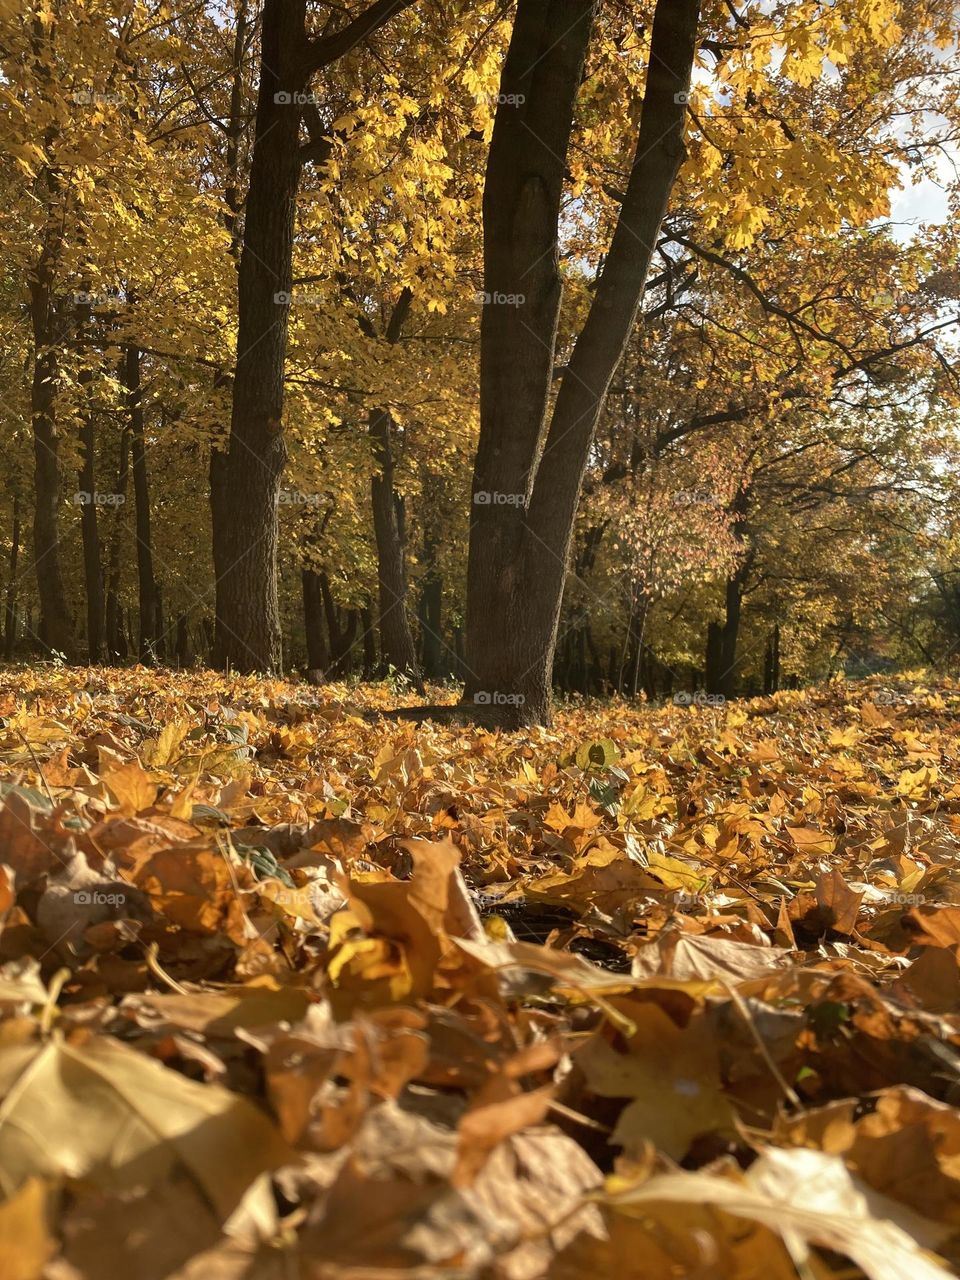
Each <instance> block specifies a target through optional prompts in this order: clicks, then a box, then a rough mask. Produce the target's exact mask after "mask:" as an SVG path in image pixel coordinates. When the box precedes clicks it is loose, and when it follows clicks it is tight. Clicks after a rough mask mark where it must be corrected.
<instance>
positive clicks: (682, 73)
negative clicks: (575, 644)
mask: <svg viewBox="0 0 960 1280" xmlns="http://www.w3.org/2000/svg"><path fill="white" fill-rule="evenodd" d="M593 9H594V5H593V4H592V3H589V2H588V0H552V2H550V3H545V2H544V0H520V3H519V5H518V9H517V19H516V24H515V27H514V35H513V39H512V41H511V48H510V53H509V54H508V57H507V60H506V65H505V69H504V75H503V81H502V84H501V95H502V97H501V105H500V106H499V107H498V110H497V119H496V124H495V127H494V136H493V142H492V145H491V151H490V159H489V164H488V172H487V187H486V191H485V195H484V237H485V271H486V275H485V290H486V297H487V298H488V299H489V301H488V302H487V304H486V305H485V307H484V316H483V322H482V331H481V415H480V416H481V427H480V445H479V448H478V453H477V462H476V468H475V472H474V486H473V496H474V513H473V515H474V523H473V526H472V529H471V538H470V559H469V568H468V585H467V669H468V675H467V682H466V690H465V695H464V696H465V701H466V702H467V703H474V704H475V705H478V706H488V705H493V706H498V705H499V706H500V707H501V708H502V721H503V723H505V724H508V725H509V724H522V723H531V722H544V721H548V720H549V716H550V690H551V683H552V672H553V658H554V650H555V647H556V637H557V627H558V623H559V618H560V606H561V602H562V597H563V585H564V578H565V575H566V566H567V561H568V558H569V553H570V545H571V538H572V533H573V526H574V520H575V516H576V510H577V505H578V503H579V499H580V489H581V485H582V482H583V475H584V470H585V468H586V464H587V459H588V455H589V451H590V446H591V443H592V441H593V436H594V432H595V429H596V424H597V420H598V418H599V415H600V412H601V410H602V407H603V404H604V401H605V398H606V394H607V390H608V388H609V385H610V381H611V379H612V377H613V374H614V373H615V371H616V369H617V366H618V365H619V363H620V360H621V358H622V356H623V352H624V349H625V347H626V344H627V342H628V340H629V337H630V333H631V331H632V328H633V324H634V320H635V317H636V312H637V307H638V306H639V303H640V299H641V297H642V294H643V287H644V283H645V280H646V275H647V270H648V268H649V264H650V259H651V256H652V254H653V251H654V247H655V245H656V241H657V236H658V233H659V229H660V224H661V222H662V220H663V216H664V213H665V212H666V207H667V201H668V199H669V196H670V192H671V190H672V187H673V183H674V179H675V177H676V174H677V170H678V168H679V166H680V162H681V160H682V157H683V126H684V117H685V112H686V107H685V101H686V97H685V95H686V91H687V89H688V87H689V81H690V73H691V70H692V65H693V56H694V52H695V45H696V32H697V24H698V20H699V0H659V3H658V4H657V8H656V13H655V17H654V24H653V33H652V47H651V53H650V63H649V73H648V77H647V87H646V93H645V98H644V104H643V112H642V117H641V123H640V130H639V136H638V139H637V147H636V153H635V157H634V162H633V166H632V169H631V174H630V179H629V182H628V184H627V190H626V193H625V195H624V197H623V204H622V207H621V211H620V217H619V220H618V223H617V227H616V230H615V232H614V236H613V240H612V243H611V245H610V249H609V252H608V254H607V256H606V259H605V262H604V267H603V270H602V273H601V275H600V277H599V279H598V281H597V285H596V289H595V291H594V297H593V302H592V304H591V307H590V311H589V313H588V316H587V319H586V321H585V323H584V327H583V330H582V331H581V333H580V335H579V337H578V339H577V342H576V344H575V346H574V349H573V352H572V354H571V357H570V360H569V363H568V366H567V369H566V371H565V374H564V377H563V380H562V382H561V384H560V389H559V392H558V394H557V398H556V402H555V405H554V410H553V414H552V417H551V420H550V425H549V429H548V430H547V432H546V438H545V440H543V434H544V431H543V428H544V420H545V414H546V408H547V403H548V398H549V394H550V389H551V383H552V376H553V361H554V345H555V335H556V322H557V314H558V307H559V300H560V286H559V277H558V274H557V257H556V255H557V236H558V229H557V220H558V214H559V202H560V192H561V185H562V180H563V169H564V157H565V156H566V151H567V146H568V142H569V132H570V125H571V119H572V110H573V102H574V99H575V95H576V91H577V88H578V85H579V81H580V75H581V69H582V65H583V59H584V54H585V51H586V47H587V43H588V41H589V35H590V28H591V21H592V16H593ZM558 32H562V33H564V34H563V35H561V36H560V38H559V39H558V36H557V33H558ZM519 99H523V106H521V107H519V108H518V107H517V106H515V105H511V104H512V103H514V102H516V101H517V100H519ZM520 299H522V301H519V300H520Z"/></svg>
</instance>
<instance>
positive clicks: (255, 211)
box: [213, 0, 306, 671]
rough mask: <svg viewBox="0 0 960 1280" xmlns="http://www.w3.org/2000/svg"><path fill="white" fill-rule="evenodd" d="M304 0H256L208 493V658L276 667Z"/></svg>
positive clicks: (246, 667)
mask: <svg viewBox="0 0 960 1280" xmlns="http://www.w3.org/2000/svg"><path fill="white" fill-rule="evenodd" d="M303 38H304V0H266V3H265V5H264V8H263V20H262V29H261V65H260V85H259V92H258V95H257V116H256V133H255V138H254V146H253V159H252V162H251V169H250V187H249V193H248V196H247V206H246V219H245V227H244V241H243V250H242V252H241V256H240V271H239V281H238V288H239V327H238V333H237V361H236V368H235V370H234V379H233V407H232V412H231V417H230V444H229V449H228V452H227V455H226V462H225V464H224V474H223V477H222V483H223V492H222V499H221V501H220V502H216V501H215V505H214V508H213V516H214V520H221V521H223V524H224V527H223V528H222V529H218V531H217V533H215V535H214V540H215V546H216V545H217V544H218V542H219V547H220V549H221V552H220V555H219V556H218V559H219V560H220V561H221V563H218V564H217V566H216V570H217V635H216V639H215V653H214V663H215V665H216V666H218V667H227V666H230V667H233V668H235V669H237V670H241V671H254V670H258V669H259V670H264V671H272V670H278V669H279V667H280V663H281V650H280V617H279V609H278V603H277V540H278V530H277V508H278V501H279V490H280V480H281V477H282V475H283V468H284V465H285V463H286V458H287V449H286V442H285V440H284V436H283V424H282V415H283V373H284V362H285V357H286V346H287V321H288V315H289V310H290V294H291V289H292V252H293V222H294V213H295V208H296V196H297V185H298V182H299V177H300V157H299V145H300V144H299V133H300V107H299V106H298V105H297V102H296V98H297V97H298V96H299V95H301V94H302V93H303V90H304V84H305V82H306V76H305V73H304V72H303V70H302V69H301V66H300V58H301V55H302V44H303Z"/></svg>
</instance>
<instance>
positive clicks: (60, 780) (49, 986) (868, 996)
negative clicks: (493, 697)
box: [0, 667, 960, 1280]
mask: <svg viewBox="0 0 960 1280" xmlns="http://www.w3.org/2000/svg"><path fill="white" fill-rule="evenodd" d="M394 704H395V694H394V693H393V692H392V691H391V690H389V689H388V688H386V687H379V686H377V687H373V688H368V689H361V690H354V689H350V690H348V689H346V688H344V687H337V686H330V687H328V688H324V689H321V690H317V689H314V688H312V687H309V686H306V685H297V684H288V683H283V682H257V681H254V680H244V679H232V680H228V679H224V678H222V677H218V676H215V675H211V674H209V673H192V674H179V675H174V674H172V673H169V672H150V671H145V670H140V669H137V670H132V671H113V672H109V671H108V672H104V671H95V672H90V673H88V672H86V671H72V670H63V669H56V668H52V667H46V668H32V669H16V670H8V671H6V672H5V673H3V675H2V676H0V717H2V719H0V777H2V779H3V781H2V783H0V920H2V933H0V1018H2V1021H0V1179H2V1183H0V1192H2V1195H3V1199H2V1201H0V1242H2V1246H3V1248H2V1261H0V1275H2V1276H3V1277H4V1280H34V1278H36V1277H44V1278H45V1280H75V1278H77V1277H97V1278H99V1277H101V1276H102V1277H104V1278H106V1277H114V1276H117V1275H135V1276H136V1277H137V1280H163V1278H164V1277H183V1278H184V1280H194V1278H196V1280H200V1278H201V1277H202V1278H203V1280H208V1277H212V1278H213V1280H221V1278H222V1280H228V1278H229V1280H233V1278H234V1277H236V1278H238V1280H239V1278H240V1277H251V1278H256V1280H260V1278H261V1277H262V1278H263V1280H289V1278H290V1277H302V1278H304V1280H310V1278H313V1277H317V1278H326V1277H331V1278H333V1277H341V1276H342V1277H353V1278H356V1280H360V1278H361V1277H368V1278H370V1280H375V1278H376V1277H388V1276H392V1275H396V1274H399V1273H403V1274H405V1275H416V1276H422V1277H435V1276H437V1277H439V1276H443V1277H465V1278H466V1277H484V1278H486V1277H490V1278H493V1277H498V1278H499V1277H503V1278H504V1280H527V1278H529V1280H535V1278H536V1277H540V1276H549V1277H551V1278H553V1280H574V1278H575V1277H580V1276H590V1277H596V1276H605V1275H617V1276H620V1277H627V1278H628V1280H634V1278H636V1280H640V1278H642V1280H647V1278H648V1277H649V1280H659V1278H660V1277H666V1276H677V1277H682V1276H688V1277H697V1278H698V1280H710V1278H712V1277H718V1278H719V1277H742V1278H744V1280H746V1278H747V1277H754V1276H757V1277H759V1276H763V1277H772V1278H773V1280H781V1278H783V1280H787V1278H788V1277H795V1276H801V1277H804V1278H807V1277H815V1278H817V1280H822V1278H825V1277H831V1276H832V1277H838V1276H845V1277H848V1276H856V1275H860V1274H861V1273H862V1274H865V1275H867V1276H870V1277H875V1278H877V1280H903V1278H904V1277H911V1280H912V1278H914V1277H917V1278H919V1280H925V1278H927V1277H930V1278H932V1277H936V1276H944V1275H951V1274H957V1273H958V1268H960V1109H958V1108H960V951H958V948H960V856H958V855H960V737H958V732H960V685H958V684H955V683H952V682H950V681H945V680H942V679H937V680H933V679H932V678H931V679H929V680H927V681H926V682H925V681H924V678H923V677H922V676H914V677H910V678H903V679H897V680H886V681H879V680H871V681H868V682H864V683H857V684H842V683H834V684H830V685H828V686H822V687H820V688H816V689H812V690H808V691H804V692H787V693H780V694H777V695H775V696H773V697H769V698H762V699H755V700H753V701H751V702H744V703H736V704H730V705H728V706H726V707H715V706H702V705H698V704H696V703H695V704H694V705H690V706H669V707H666V708H659V709H658V708H644V707H641V708H635V707H633V708H628V707H625V706H621V705H606V706H603V705H599V704H597V705H582V706H576V707H570V708H566V709H564V710H562V711H560V712H559V713H558V715H557V717H556V722H555V725H554V727H553V728H552V729H549V730H546V729H545V730H528V731H525V732H523V733H516V734H498V733H492V732H489V731H486V730H483V729H479V728H475V729H464V728H453V727H449V726H444V727H441V726H438V725H433V724H430V723H427V724H423V725H417V726H414V725H412V724H409V723H406V724H405V723H403V722H397V721H393V720H384V719H381V718H380V717H379V715H378V714H377V713H378V712H379V711H380V710H381V709H384V708H386V707H388V706H390V705H394Z"/></svg>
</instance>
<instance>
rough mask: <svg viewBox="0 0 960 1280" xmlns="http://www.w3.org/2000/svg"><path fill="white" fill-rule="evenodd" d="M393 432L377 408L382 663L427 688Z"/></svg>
mask: <svg viewBox="0 0 960 1280" xmlns="http://www.w3.org/2000/svg"><path fill="white" fill-rule="evenodd" d="M412 302H413V294H412V292H411V290H410V289H404V290H403V291H402V292H401V294H400V297H399V298H398V300H397V302H396V304H395V306H394V307H393V311H392V313H391V315H390V321H389V323H388V325H387V330H386V333H385V335H384V337H385V339H386V341H387V343H389V344H390V345H391V346H393V345H395V344H396V343H397V342H399V340H400V335H401V333H402V331H403V325H404V321H405V320H406V318H407V315H408V314H409V311H410V306H411V303H412ZM394 432H395V424H394V421H393V416H392V414H391V413H390V411H389V409H385V408H380V409H373V410H372V411H371V413H370V416H369V420H368V435H369V438H370V444H371V448H372V450H373V462H374V472H373V477H372V479H371V481H370V500H371V506H372V508H373V529H374V535H375V537H376V542H377V592H378V605H379V609H378V614H377V624H378V627H379V630H380V663H381V667H382V674H386V672H387V671H388V670H389V668H390V667H392V668H393V669H394V670H395V671H398V672H400V673H401V674H402V675H405V676H408V677H409V678H410V680H411V681H412V682H413V685H414V687H415V688H416V689H417V690H418V691H419V692H420V693H423V692H424V688H423V680H422V678H421V676H420V667H419V665H418V663H417V649H416V645H415V644H414V641H413V632H412V631H411V629H410V619H409V616H408V613H407V566H406V547H405V545H404V543H405V539H404V530H403V523H402V519H401V515H402V508H401V504H400V499H399V497H398V495H397V492H396V489H395V488H394V466H393V440H394Z"/></svg>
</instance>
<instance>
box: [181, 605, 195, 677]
mask: <svg viewBox="0 0 960 1280" xmlns="http://www.w3.org/2000/svg"><path fill="white" fill-rule="evenodd" d="M193 659H194V652H193V645H192V643H191V641H190V621H189V618H188V617H187V615H186V614H185V613H181V614H178V615H177V666H178V667H180V668H184V667H192V666H193Z"/></svg>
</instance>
